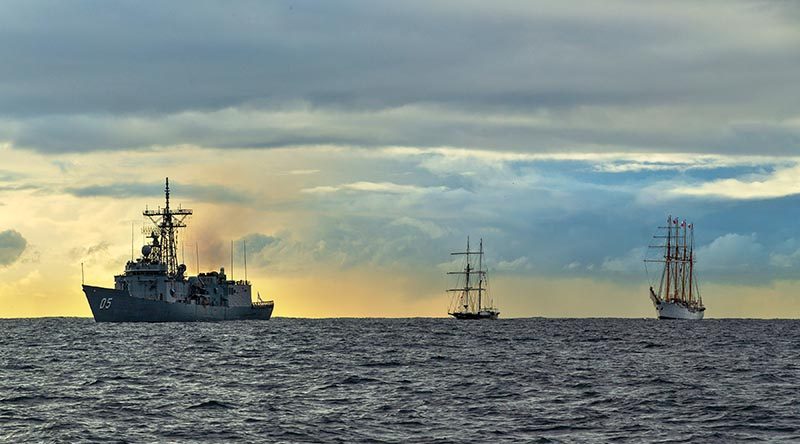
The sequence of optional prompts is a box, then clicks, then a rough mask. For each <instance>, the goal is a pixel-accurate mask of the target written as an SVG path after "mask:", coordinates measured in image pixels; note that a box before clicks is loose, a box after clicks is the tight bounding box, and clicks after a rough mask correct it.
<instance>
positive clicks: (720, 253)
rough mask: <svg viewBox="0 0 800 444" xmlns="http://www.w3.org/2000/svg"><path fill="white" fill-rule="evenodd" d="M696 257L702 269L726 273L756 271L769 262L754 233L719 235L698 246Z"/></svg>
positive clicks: (766, 252)
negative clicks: (706, 243) (709, 241)
mask: <svg viewBox="0 0 800 444" xmlns="http://www.w3.org/2000/svg"><path fill="white" fill-rule="evenodd" d="M696 257H697V261H698V264H700V265H699V267H700V268H701V269H702V270H711V271H723V272H727V273H734V272H747V271H756V270H760V269H763V268H764V267H765V265H766V264H768V263H769V255H768V251H767V250H766V248H765V247H764V245H762V244H761V243H759V242H758V236H757V235H756V234H755V233H752V234H749V235H742V234H737V233H728V234H725V235H723V236H720V237H718V238H716V239H714V240H713V241H712V242H711V243H710V244H708V245H705V246H703V247H701V248H699V249H698V250H697V253H696Z"/></svg>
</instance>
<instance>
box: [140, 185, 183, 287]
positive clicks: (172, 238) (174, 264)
mask: <svg viewBox="0 0 800 444" xmlns="http://www.w3.org/2000/svg"><path fill="white" fill-rule="evenodd" d="M164 194H165V196H166V206H165V207H164V208H161V207H159V208H158V209H157V210H144V211H143V212H142V214H143V215H145V216H147V217H148V218H150V220H151V221H152V222H153V224H155V226H156V227H157V228H158V230H157V231H158V238H159V245H160V246H161V248H159V249H158V251H159V260H160V261H161V262H162V263H164V264H166V265H167V274H168V275H169V276H171V277H175V276H176V275H177V274H178V253H177V251H178V241H177V239H176V233H177V230H178V228H185V227H186V224H185V223H184V220H185V219H186V217H188V216H189V215H191V214H192V210H190V209H187V208H181V207H180V206H178V209H177V210H173V209H171V208H170V207H169V177H167V180H166V186H165V187H164Z"/></svg>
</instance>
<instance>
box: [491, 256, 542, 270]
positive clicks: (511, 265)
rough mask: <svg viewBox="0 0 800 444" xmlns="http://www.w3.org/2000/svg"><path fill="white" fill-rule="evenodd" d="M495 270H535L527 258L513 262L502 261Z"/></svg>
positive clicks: (523, 257) (519, 258)
mask: <svg viewBox="0 0 800 444" xmlns="http://www.w3.org/2000/svg"><path fill="white" fill-rule="evenodd" d="M494 268H495V270H497V271H506V272H512V271H524V270H530V269H532V268H533V265H532V264H531V263H530V260H528V257H527V256H520V257H518V258H516V259H514V260H511V261H500V262H498V263H497V265H496V266H495V267H494Z"/></svg>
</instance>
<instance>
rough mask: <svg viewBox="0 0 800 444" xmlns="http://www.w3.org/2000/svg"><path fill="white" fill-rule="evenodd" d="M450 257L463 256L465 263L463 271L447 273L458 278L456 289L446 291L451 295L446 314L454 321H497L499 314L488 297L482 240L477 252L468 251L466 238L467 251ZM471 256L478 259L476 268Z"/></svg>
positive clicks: (452, 254)
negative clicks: (454, 319)
mask: <svg viewBox="0 0 800 444" xmlns="http://www.w3.org/2000/svg"><path fill="white" fill-rule="evenodd" d="M450 255H451V256H461V255H463V256H464V258H465V259H464V262H465V263H464V269H463V271H450V272H448V273H447V274H451V275H456V276H458V278H457V281H456V287H455V288H450V289H448V290H447V291H448V292H450V293H453V296H452V299H451V300H450V309H449V310H448V313H447V314H449V315H450V316H453V317H454V318H456V319H497V316H499V315H500V312H499V311H498V310H497V308H495V307H494V303H493V301H492V299H491V296H490V295H489V291H488V290H489V288H488V287H489V284H488V280H487V276H486V270H484V269H483V239H481V241H480V247H479V249H478V251H470V250H469V237H468V238H467V250H466V251H458V252H455V253H450ZM472 256H477V257H478V267H477V268H475V267H474V266H473V265H474V261H473V260H472ZM476 280H477V282H476ZM476 284H477V285H476Z"/></svg>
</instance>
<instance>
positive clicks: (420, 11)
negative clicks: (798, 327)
mask: <svg viewBox="0 0 800 444" xmlns="http://www.w3.org/2000/svg"><path fill="white" fill-rule="evenodd" d="M790 8H791V5H788V4H783V3H771V4H763V3H761V2H721V3H715V2H703V3H674V2H670V3H658V4H642V3H640V2H606V3H603V4H598V3H595V2H586V3H583V2H570V3H567V4H562V5H560V4H556V3H533V2H492V3H491V4H489V3H485V2H464V1H457V2H456V1H454V2H437V3H435V4H430V3H428V2H411V1H410V2H394V3H375V2H361V1H341V2H335V3H325V2H291V3H290V2H286V3H271V2H235V3H231V2H212V1H192V2H170V3H169V4H166V5H165V4H162V3H141V2H124V1H119V2H70V3H64V2H27V1H25V2H6V3H3V4H2V5H0V41H2V42H3V43H4V44H3V45H0V60H3V61H4V64H3V69H2V70H0V119H1V120H0V140H8V141H10V142H12V143H13V145H14V146H16V147H21V148H28V149H34V150H39V151H43V152H68V151H69V152H74V151H91V150H112V149H130V148H134V147H143V146H163V145H170V144H184V143H189V144H195V145H201V146H210V147H223V148H224V147H231V146H234V147H251V148H269V147H275V146H294V145H307V144H332V145H359V146H386V145H408V146H439V145H447V146H469V147H480V148H495V149H514V150H524V151H542V150H558V149H565V148H567V149H585V147H586V146H598V145H611V146H614V148H613V149H619V147H620V146H622V147H623V148H624V147H636V148H638V149H639V150H659V149H663V150H669V151H714V152H726V151H728V150H734V151H736V152H759V153H764V152H769V153H775V154H785V153H786V152H788V151H791V150H793V149H794V147H795V146H796V141H797V137H798V136H797V135H798V132H799V130H798V124H797V121H796V118H797V115H798V110H797V107H796V104H797V103H798V99H800V90H798V89H797V88H795V83H796V78H797V73H798V72H800V34H798V29H800V27H798V26H797V25H798V23H797V22H798V16H797V14H796V11H795V10H794V9H790ZM741 29H747V30H748V32H747V33H742V32H740V31H739V30H741ZM404 111H405V112H404ZM220 112H222V114H223V115H219V113H220ZM287 112H288V113H293V114H294V115H293V116H291V117H290V118H286V117H285V116H282V114H283V113H287ZM386 112H389V114H388V115H387V114H385V113H386ZM537 119H538V120H537ZM793 119H794V120H793ZM539 120H541V121H539ZM741 125H747V126H748V129H749V130H748V131H745V132H741V131H737V128H741ZM776 128H779V130H776ZM609 149H611V148H609Z"/></svg>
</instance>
